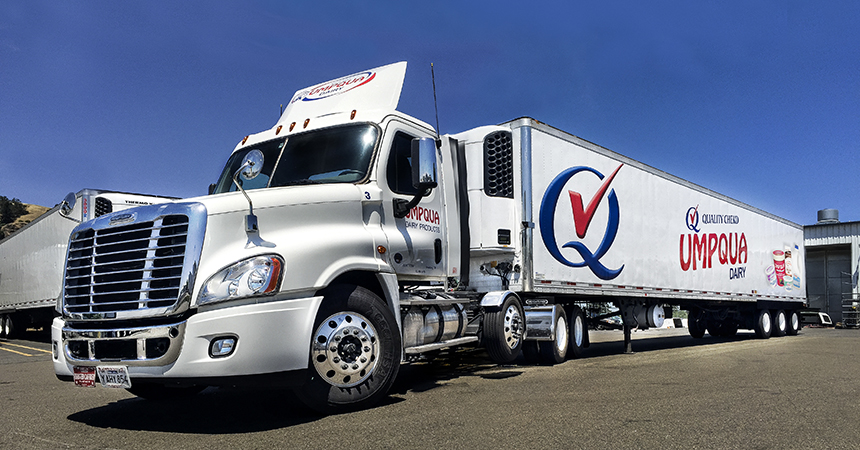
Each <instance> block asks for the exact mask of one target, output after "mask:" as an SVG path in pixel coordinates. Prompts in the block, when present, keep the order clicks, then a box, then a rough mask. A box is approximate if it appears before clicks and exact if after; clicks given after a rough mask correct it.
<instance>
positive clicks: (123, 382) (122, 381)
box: [96, 366, 131, 389]
mask: <svg viewBox="0 0 860 450" xmlns="http://www.w3.org/2000/svg"><path fill="white" fill-rule="evenodd" d="M96 370H97V371H98V374H99V381H100V382H101V383H102V386H103V387H109V388H123V389H128V388H130V387H131V379H130V378H129V377H128V367H126V366H98V367H96Z"/></svg>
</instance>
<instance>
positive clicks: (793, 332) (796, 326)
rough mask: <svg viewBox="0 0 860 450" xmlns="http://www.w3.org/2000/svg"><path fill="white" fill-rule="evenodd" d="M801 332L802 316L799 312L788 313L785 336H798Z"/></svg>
mask: <svg viewBox="0 0 860 450" xmlns="http://www.w3.org/2000/svg"><path fill="white" fill-rule="evenodd" d="M799 331H800V314H798V312H797V311H789V312H788V322H787V326H786V327H785V334H787V335H789V336H797V333H798V332H799Z"/></svg>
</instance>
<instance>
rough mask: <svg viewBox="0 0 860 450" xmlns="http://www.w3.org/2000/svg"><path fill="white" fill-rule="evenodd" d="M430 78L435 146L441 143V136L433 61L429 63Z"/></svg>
mask: <svg viewBox="0 0 860 450" xmlns="http://www.w3.org/2000/svg"><path fill="white" fill-rule="evenodd" d="M430 78H431V79H432V80H433V109H435V110H436V142H437V146H438V145H440V144H441V143H442V137H441V136H439V105H437V104H436V72H435V71H434V70H433V63H432V62H431V63H430Z"/></svg>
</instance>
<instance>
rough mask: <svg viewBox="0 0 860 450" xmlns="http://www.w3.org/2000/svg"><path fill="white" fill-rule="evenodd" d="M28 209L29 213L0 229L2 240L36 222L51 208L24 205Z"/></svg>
mask: <svg viewBox="0 0 860 450" xmlns="http://www.w3.org/2000/svg"><path fill="white" fill-rule="evenodd" d="M23 205H24V206H25V207H26V208H27V213H26V214H24V215H22V216H20V217H18V218H17V219H15V221H14V222H12V223H9V224H6V225H4V226H3V227H2V228H0V239H5V238H6V237H7V236H9V235H10V234H12V233H14V232H15V231H18V230H20V229H21V228H23V227H24V226H25V225H27V224H28V223H30V222H32V221H34V220H36V219H38V218H39V216H41V215H42V214H45V213H46V212H48V210H50V209H51V208H48V207H45V206H39V205H29V204H27V203H24V204H23Z"/></svg>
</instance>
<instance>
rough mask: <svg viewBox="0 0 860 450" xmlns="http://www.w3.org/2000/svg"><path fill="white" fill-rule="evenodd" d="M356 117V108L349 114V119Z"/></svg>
mask: <svg viewBox="0 0 860 450" xmlns="http://www.w3.org/2000/svg"><path fill="white" fill-rule="evenodd" d="M352 119H355V110H354V109H353V110H352V113H350V114H349V120H352Z"/></svg>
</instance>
